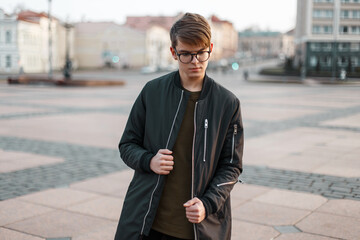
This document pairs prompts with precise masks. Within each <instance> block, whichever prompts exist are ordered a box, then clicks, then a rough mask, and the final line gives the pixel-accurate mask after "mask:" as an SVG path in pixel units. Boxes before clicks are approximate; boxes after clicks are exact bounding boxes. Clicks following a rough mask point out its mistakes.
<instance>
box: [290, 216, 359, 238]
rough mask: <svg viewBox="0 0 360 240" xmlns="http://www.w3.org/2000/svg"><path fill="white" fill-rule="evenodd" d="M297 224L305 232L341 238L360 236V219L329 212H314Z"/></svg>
mask: <svg viewBox="0 0 360 240" xmlns="http://www.w3.org/2000/svg"><path fill="white" fill-rule="evenodd" d="M296 226H297V227H298V228H299V229H301V230H302V231H303V232H307V233H313V234H319V235H323V236H329V237H333V238H340V239H350V240H357V239H359V236H360V228H359V226H360V219H358V218H353V217H344V216H337V215H334V214H327V213H317V212H315V213H313V214H311V215H309V216H308V217H306V218H305V219H303V220H302V221H300V222H299V223H298V224H296Z"/></svg>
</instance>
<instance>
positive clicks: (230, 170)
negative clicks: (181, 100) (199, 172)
mask: <svg viewBox="0 0 360 240" xmlns="http://www.w3.org/2000/svg"><path fill="white" fill-rule="evenodd" d="M233 106H234V105H233ZM235 106H236V107H233V110H232V111H231V112H233V116H232V119H231V121H230V124H229V126H228V129H227V133H226V137H225V140H224V143H223V146H222V148H221V153H220V159H219V162H218V166H217V168H216V172H215V175H214V177H213V179H212V180H211V182H210V184H209V185H208V187H207V190H206V191H205V193H204V195H203V196H202V197H200V200H201V201H202V202H203V204H204V207H205V210H206V216H208V215H210V214H213V213H216V212H217V211H218V210H219V209H220V208H221V207H222V206H223V204H224V202H225V201H226V199H227V198H228V197H229V196H230V191H231V190H232V189H233V187H234V185H235V184H236V183H237V182H238V177H239V175H240V174H241V172H242V156H243V148H244V131H243V124H242V119H241V110H240V102H239V100H238V99H236V105H235Z"/></svg>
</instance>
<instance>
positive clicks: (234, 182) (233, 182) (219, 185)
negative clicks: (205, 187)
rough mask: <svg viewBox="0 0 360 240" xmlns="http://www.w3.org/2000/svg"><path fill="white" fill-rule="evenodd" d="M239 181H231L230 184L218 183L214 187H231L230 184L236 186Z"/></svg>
mask: <svg viewBox="0 0 360 240" xmlns="http://www.w3.org/2000/svg"><path fill="white" fill-rule="evenodd" d="M240 181H241V180H236V181H232V182H225V183H219V184H216V186H218V187H221V186H225V185H232V184H236V183H237V182H240Z"/></svg>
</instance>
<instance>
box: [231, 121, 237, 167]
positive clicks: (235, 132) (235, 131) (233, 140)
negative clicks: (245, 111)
mask: <svg viewBox="0 0 360 240" xmlns="http://www.w3.org/2000/svg"><path fill="white" fill-rule="evenodd" d="M236 134H237V125H236V124H234V133H233V136H232V147H231V159H230V163H232V162H233V160H234V151H235V136H236Z"/></svg>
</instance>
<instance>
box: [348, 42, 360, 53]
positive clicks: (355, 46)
mask: <svg viewBox="0 0 360 240" xmlns="http://www.w3.org/2000/svg"><path fill="white" fill-rule="evenodd" d="M350 50H351V51H353V52H357V51H359V50H360V43H351V44H350Z"/></svg>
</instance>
